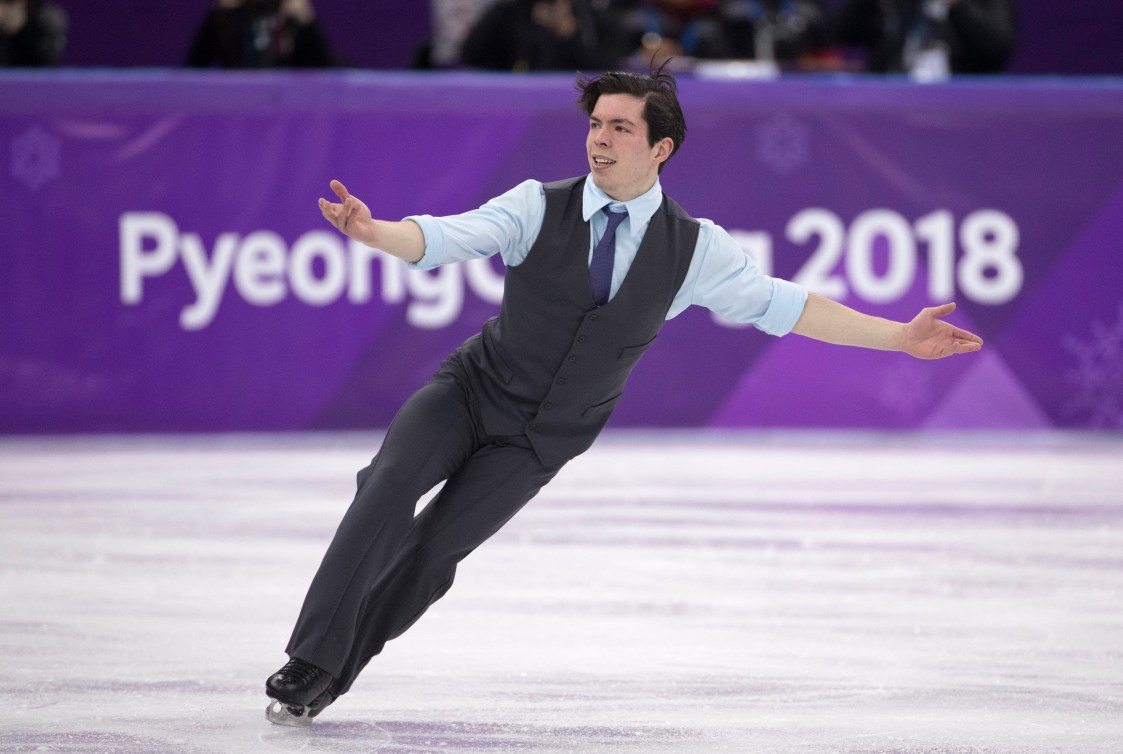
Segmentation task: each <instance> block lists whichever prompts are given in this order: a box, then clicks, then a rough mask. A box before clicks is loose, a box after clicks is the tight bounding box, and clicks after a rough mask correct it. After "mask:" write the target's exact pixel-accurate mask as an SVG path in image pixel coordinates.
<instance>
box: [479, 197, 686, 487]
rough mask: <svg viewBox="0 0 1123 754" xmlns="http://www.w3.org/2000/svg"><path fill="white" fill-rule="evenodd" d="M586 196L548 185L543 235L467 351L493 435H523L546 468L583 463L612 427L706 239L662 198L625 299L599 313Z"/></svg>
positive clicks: (622, 293)
mask: <svg viewBox="0 0 1123 754" xmlns="http://www.w3.org/2000/svg"><path fill="white" fill-rule="evenodd" d="M584 185H585V178H584V177H580V178H571V179H569V180H565V181H557V182H555V183H547V184H545V189H546V215H545V218H544V220H543V223H542V232H541V233H539V235H538V240H537V241H535V243H534V246H533V247H532V248H531V250H530V252H529V254H528V256H527V258H526V260H525V261H524V262H522V263H521V264H519V265H518V266H517V267H508V268H507V271H506V276H505V282H504V291H503V304H502V307H501V309H500V313H499V316H498V317H493V318H492V319H490V320H488V321H487V323H486V324H485V325H484V327H483V330H482V332H480V333H479V334H478V335H475V336H473V337H472V338H470V339H469V340H468V341H467V342H465V343H464V345H463V346H461V347H460V350H459V351H458V356H459V360H460V362H461V364H463V365H464V366H465V368H466V369H467V372H468V376H469V379H470V380H471V381H472V384H473V387H474V388H475V392H476V394H477V397H478V400H479V403H480V412H481V417H482V420H483V424H484V429H485V430H486V431H487V432H488V433H489V434H493V435H523V434H525V435H526V436H527V437H528V438H529V440H530V442H531V444H532V445H533V447H534V450H535V452H536V453H537V454H538V457H539V459H540V460H541V461H542V463H543V464H545V465H547V466H551V465H554V464H556V463H561V462H563V461H567V460H569V459H570V458H573V457H574V456H576V455H579V454H580V453H583V452H584V451H585V450H587V449H588V448H589V446H590V445H592V444H593V440H594V439H596V436H597V434H599V433H600V431H601V429H603V428H604V425H605V423H606V422H607V421H608V417H609V415H610V414H611V413H612V409H613V407H614V406H615V405H616V402H617V401H618V400H619V399H620V395H621V392H622V390H623V389H624V383H625V382H626V381H627V379H628V375H629V374H630V373H631V371H632V368H633V367H634V366H635V365H636V363H637V362H638V361H639V358H640V356H642V355H643V353H644V351H646V350H647V348H648V346H650V345H651V343H652V341H654V340H655V337H656V336H657V335H658V334H659V330H660V329H661V328H662V327H663V324H664V323H665V322H666V319H667V312H668V311H669V310H670V308H671V302H672V301H674V298H675V294H677V293H678V290H679V288H681V287H682V282H683V280H684V279H685V278H686V272H687V269H688V268H689V267H690V260H691V258H692V257H693V256H694V246H695V244H696V243H697V240H698V222H697V221H696V220H694V219H693V218H691V217H690V216H689V215H687V214H686V213H685V212H684V211H683V210H682V208H681V207H679V206H678V205H677V204H676V203H675V202H674V201H672V200H671V199H670V198H669V197H668V196H666V195H664V196H663V203H662V205H661V206H660V207H659V209H658V210H657V211H656V212H655V214H654V215H653V216H652V218H651V223H650V225H648V228H647V232H646V234H644V237H643V241H642V242H641V243H640V247H639V251H638V253H637V254H636V258H635V261H634V262H633V263H632V266H631V269H629V270H628V275H627V277H625V279H624V282H623V284H622V285H621V286H620V290H619V291H617V293H616V295H615V296H614V297H613V298H612V300H611V301H609V302H608V303H607V304H605V305H604V306H600V307H598V306H597V305H596V304H594V303H593V294H592V290H591V289H590V287H589V224H588V223H587V222H585V221H584V219H583V218H582V216H581V208H582V191H583V189H584Z"/></svg>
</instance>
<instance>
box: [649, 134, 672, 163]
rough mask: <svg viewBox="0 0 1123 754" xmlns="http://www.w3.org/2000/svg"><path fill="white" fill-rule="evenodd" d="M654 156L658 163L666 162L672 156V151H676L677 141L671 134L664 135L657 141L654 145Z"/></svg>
mask: <svg viewBox="0 0 1123 754" xmlns="http://www.w3.org/2000/svg"><path fill="white" fill-rule="evenodd" d="M652 150H653V151H652V158H653V159H654V160H655V162H656V163H664V162H666V161H667V160H669V159H670V158H671V152H673V151H675V142H674V139H672V138H671V137H670V136H664V137H663V138H662V139H660V140H659V141H657V142H655V146H654V147H652Z"/></svg>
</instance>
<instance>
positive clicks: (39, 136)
mask: <svg viewBox="0 0 1123 754" xmlns="http://www.w3.org/2000/svg"><path fill="white" fill-rule="evenodd" d="M61 157H62V142H61V141H59V139H58V138H57V137H55V136H52V135H51V134H50V133H48V132H47V131H46V130H45V129H43V128H42V127H40V126H32V127H31V128H29V129H28V130H26V131H24V132H23V134H21V135H20V136H17V137H16V138H15V139H12V177H13V178H15V179H16V180H17V181H19V182H20V183H22V184H23V185H25V186H27V187H28V188H29V189H31V190H32V191H38V190H39V189H41V188H42V187H43V186H45V185H46V184H48V183H50V182H51V181H53V180H54V179H55V178H58V176H59V172H60V169H59V168H60V165H61Z"/></svg>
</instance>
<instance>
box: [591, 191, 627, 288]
mask: <svg viewBox="0 0 1123 754" xmlns="http://www.w3.org/2000/svg"><path fill="white" fill-rule="evenodd" d="M602 211H603V212H604V214H606V215H608V227H607V228H605V229H604V235H603V236H601V239H600V241H597V248H595V249H593V261H592V262H590V263H589V284H590V285H591V286H592V288H593V303H595V304H596V305H597V306H604V305H605V304H607V303H608V294H609V293H610V292H611V290H612V262H613V260H614V259H615V257H616V228H617V226H619V225H620V223H622V222H624V218H625V217H627V216H628V210H624V211H623V212H612V211H610V210H609V209H608V207H605V208H604V209H603V210H602Z"/></svg>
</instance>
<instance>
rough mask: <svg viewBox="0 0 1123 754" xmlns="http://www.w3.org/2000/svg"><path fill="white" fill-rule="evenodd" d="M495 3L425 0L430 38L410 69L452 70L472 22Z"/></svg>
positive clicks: (465, 0)
mask: <svg viewBox="0 0 1123 754" xmlns="http://www.w3.org/2000/svg"><path fill="white" fill-rule="evenodd" d="M494 2H495V0H429V16H430V20H431V23H432V27H433V36H432V38H431V39H430V40H429V41H428V42H426V43H425V44H424V45H423V46H422V48H421V49H420V50H419V51H418V53H417V55H416V56H415V60H414V62H413V66H412V67H414V68H452V67H454V66H456V65H458V64H459V63H460V48H461V47H462V46H463V45H464V40H465V39H467V38H468V33H469V32H470V31H471V30H472V27H473V26H475V24H476V21H477V20H478V19H479V18H480V16H482V15H483V14H484V11H486V10H487V9H488V8H489V7H490V6H491V5H492V4H493V3H494Z"/></svg>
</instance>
